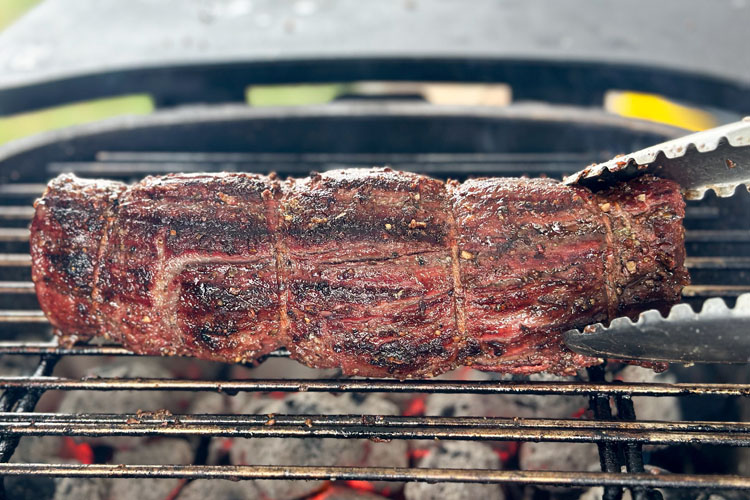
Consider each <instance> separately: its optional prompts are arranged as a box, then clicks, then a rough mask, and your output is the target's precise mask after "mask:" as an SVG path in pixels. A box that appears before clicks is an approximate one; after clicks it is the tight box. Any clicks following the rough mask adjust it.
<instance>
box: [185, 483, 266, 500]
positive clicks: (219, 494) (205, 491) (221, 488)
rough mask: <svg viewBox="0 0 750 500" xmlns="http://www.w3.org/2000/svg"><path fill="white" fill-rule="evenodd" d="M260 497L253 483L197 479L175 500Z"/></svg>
mask: <svg viewBox="0 0 750 500" xmlns="http://www.w3.org/2000/svg"><path fill="white" fill-rule="evenodd" d="M258 497H259V494H258V490H256V489H255V485H254V484H253V482H252V481H241V482H235V481H225V480H223V479H210V480H209V479H196V480H195V481H191V482H189V483H188V484H186V485H185V487H184V488H182V490H180V494H179V495H177V498H176V499H175V500H206V499H207V498H210V499H211V500H255V499H256V498H258Z"/></svg>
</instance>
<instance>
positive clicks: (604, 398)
mask: <svg viewBox="0 0 750 500" xmlns="http://www.w3.org/2000/svg"><path fill="white" fill-rule="evenodd" d="M587 372H588V375H589V379H590V380H591V381H592V382H595V383H602V382H604V368H603V367H601V366H594V367H591V368H589V369H588V370H587ZM589 408H590V409H591V411H592V412H593V413H594V416H595V417H596V418H597V420H603V421H608V420H611V419H612V407H611V405H610V396H609V394H606V393H596V394H591V395H590V396H589ZM597 448H598V449H599V464H600V467H601V469H602V471H603V472H607V473H616V472H620V468H621V465H622V461H621V459H620V458H621V457H620V455H619V453H618V452H619V449H618V447H617V446H616V445H615V443H607V442H599V443H597ZM622 496H623V490H622V488H618V487H615V486H608V487H605V488H604V495H603V497H602V500H621V499H622Z"/></svg>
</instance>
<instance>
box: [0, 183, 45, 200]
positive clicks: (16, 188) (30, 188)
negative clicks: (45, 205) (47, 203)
mask: <svg viewBox="0 0 750 500" xmlns="http://www.w3.org/2000/svg"><path fill="white" fill-rule="evenodd" d="M45 189H47V184H42V183H23V182H14V183H10V184H0V196H13V197H29V196H41V194H42V193H43V192H44V190H45Z"/></svg>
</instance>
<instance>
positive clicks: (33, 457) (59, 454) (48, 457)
mask: <svg viewBox="0 0 750 500" xmlns="http://www.w3.org/2000/svg"><path fill="white" fill-rule="evenodd" d="M67 439H69V440H70V442H73V440H72V438H67ZM64 447H65V442H64V440H63V439H62V438H60V437H58V436H45V437H39V436H25V437H23V438H21V440H20V441H19V442H18V447H17V448H16V451H15V452H14V453H13V456H12V457H11V459H10V461H11V462H13V463H27V464H28V463H45V464H51V463H76V462H80V460H76V459H75V457H73V456H63V455H65V453H64Z"/></svg>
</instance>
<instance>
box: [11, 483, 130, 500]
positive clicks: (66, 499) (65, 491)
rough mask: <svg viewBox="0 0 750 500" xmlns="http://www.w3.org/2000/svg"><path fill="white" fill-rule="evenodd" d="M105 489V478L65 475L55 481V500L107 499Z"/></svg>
mask: <svg viewBox="0 0 750 500" xmlns="http://www.w3.org/2000/svg"><path fill="white" fill-rule="evenodd" d="M107 489H108V488H107V480H106V479H100V478H92V479H88V478H78V477H66V478H63V479H61V480H60V481H59V482H58V483H57V489H56V491H55V500H81V499H82V498H85V499H86V500H107ZM12 498H15V497H12ZM123 498H125V497H123ZM128 498H135V497H128Z"/></svg>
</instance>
